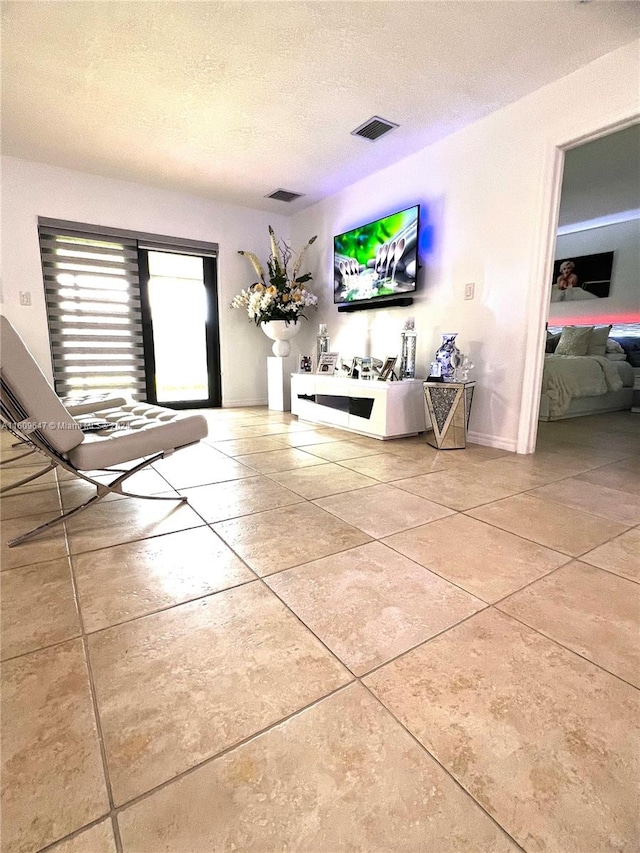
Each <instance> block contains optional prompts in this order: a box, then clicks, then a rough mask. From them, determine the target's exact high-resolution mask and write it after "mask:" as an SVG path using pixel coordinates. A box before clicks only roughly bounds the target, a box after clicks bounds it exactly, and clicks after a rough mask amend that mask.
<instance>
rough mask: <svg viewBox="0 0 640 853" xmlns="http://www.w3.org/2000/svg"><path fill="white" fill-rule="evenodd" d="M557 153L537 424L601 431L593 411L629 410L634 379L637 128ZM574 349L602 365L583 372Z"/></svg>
mask: <svg viewBox="0 0 640 853" xmlns="http://www.w3.org/2000/svg"><path fill="white" fill-rule="evenodd" d="M558 153H559V156H560V157H562V156H564V171H563V176H562V183H561V188H560V199H559V213H558V223H557V230H556V233H555V236H554V254H553V259H554V264H553V272H552V281H551V282H549V283H548V286H547V288H545V292H547V293H549V292H550V294H551V299H550V301H549V302H548V306H547V310H546V315H547V323H548V330H547V340H546V347H545V349H546V354H545V365H544V368H543V370H542V371H541V386H540V387H541V396H540V413H539V416H540V422H539V426H541V425H542V424H543V423H558V424H560V423H561V422H565V423H564V427H558V428H557V429H556V432H559V431H560V430H561V429H564V430H565V431H566V432H567V433H570V432H574V431H575V430H577V429H578V428H580V430H581V432H582V431H584V429H586V428H587V427H588V426H589V425H590V424H593V425H594V428H602V426H603V424H604V423H605V421H604V419H603V418H600V419H599V420H598V419H597V418H595V417H594V415H598V414H602V413H605V412H606V413H611V412H616V411H619V412H624V411H626V412H629V410H630V409H631V406H632V402H633V399H634V398H633V385H634V382H635V381H637V379H638V378H639V377H640V125H638V124H635V125H631V126H628V127H625V128H622V129H620V130H616V131H614V132H611V133H609V134H606V135H603V136H600V137H598V138H597V139H594V140H592V141H589V142H586V143H583V144H581V145H579V146H576V147H574V148H571V149H569V150H567V151H566V152H565V153H564V155H563V153H562V152H561V151H560V152H558ZM590 328H591V329H593V336H591V333H589V332H588V331H586V330H588V329H590ZM565 330H566V331H565ZM572 336H573V337H574V338H575V342H574V345H573V348H572V344H571V337H572ZM559 343H560V349H559V351H558V356H559V357H556V356H555V350H556V347H557V346H558V344H559ZM582 350H584V352H583V351H582ZM596 350H597V352H596ZM563 355H567V356H570V358H568V359H565V358H562V356H563ZM582 355H585V356H586V355H589V356H597V357H598V358H599V359H600V361H601V362H604V363H601V364H600V365H597V364H591V365H590V366H589V370H592V371H593V375H592V376H589V375H588V374H587V370H586V368H587V366H588V365H587V362H586V361H584V360H582V361H580V360H579V358H578V357H579V356H582ZM570 369H571V370H574V369H576V372H577V371H578V370H580V371H582V373H583V374H584V377H582V378H581V377H579V376H577V375H576V376H574V375H573V374H570V373H569V370H570ZM553 371H556V372H562V375H561V376H560V377H559V378H558V377H557V376H556V375H554V373H553ZM565 374H566V376H565ZM596 374H597V375H596ZM589 383H591V384H589ZM591 392H593V393H591ZM574 395H575V396H574ZM638 428H639V429H640V421H639V423H638ZM540 433H541V431H540V430H539V431H538V438H540ZM537 445H538V447H539V446H540V440H538V442H537Z"/></svg>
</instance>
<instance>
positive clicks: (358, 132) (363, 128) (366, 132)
mask: <svg viewBox="0 0 640 853" xmlns="http://www.w3.org/2000/svg"><path fill="white" fill-rule="evenodd" d="M394 127H400V125H399V124H394V123H393V122H392V121H389V120H388V119H386V118H380V116H373V117H372V118H370V119H368V120H367V121H365V123H364V124H361V125H360V127H356V129H355V130H352V131H351V135H352V136H362V137H363V139H369V140H370V141H371V142H375V140H376V139H380V137H381V136H384V135H385V133H389V131H390V130H393V128H394Z"/></svg>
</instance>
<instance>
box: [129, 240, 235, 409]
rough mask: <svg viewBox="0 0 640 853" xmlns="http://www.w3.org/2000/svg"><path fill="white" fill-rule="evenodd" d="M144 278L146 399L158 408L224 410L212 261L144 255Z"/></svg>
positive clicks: (175, 255) (157, 253) (163, 254)
mask: <svg viewBox="0 0 640 853" xmlns="http://www.w3.org/2000/svg"><path fill="white" fill-rule="evenodd" d="M144 251H145V254H146V261H147V267H148V276H147V278H146V294H147V298H146V306H147V312H148V317H147V349H148V350H149V351H150V352H149V355H150V357H149V359H148V361H149V364H148V367H149V368H150V369H149V370H148V374H150V375H149V377H148V386H149V387H148V397H149V399H150V402H155V403H158V404H160V405H163V404H164V405H169V406H171V405H176V404H177V405H178V406H184V407H187V406H188V405H189V404H194V405H195V404H200V405H220V402H219V401H216V400H215V394H214V392H213V390H212V389H213V388H215V387H216V381H215V378H216V377H213V378H212V374H217V384H218V386H219V369H218V366H217V364H213V363H212V360H213V359H212V352H214V351H215V347H213V348H212V336H213V330H212V328H211V323H210V319H211V316H212V314H214V313H215V300H214V296H215V292H214V291H213V289H212V287H211V282H207V263H209V265H211V264H212V259H210V258H202V257H197V256H194V255H184V254H179V253H171V252H165V251H153V250H144Z"/></svg>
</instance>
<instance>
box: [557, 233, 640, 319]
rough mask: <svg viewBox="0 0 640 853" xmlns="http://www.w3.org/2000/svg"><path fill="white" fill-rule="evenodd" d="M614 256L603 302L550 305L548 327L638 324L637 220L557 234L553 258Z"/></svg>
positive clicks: (639, 252)
mask: <svg viewBox="0 0 640 853" xmlns="http://www.w3.org/2000/svg"><path fill="white" fill-rule="evenodd" d="M610 251H613V252H614V256H613V270H612V274H611V289H610V291H609V296H608V297H606V298H603V299H587V300H584V301H575V302H552V303H551V306H550V308H549V324H550V325H552V326H562V325H563V324H565V323H570V322H576V323H591V322H592V321H593V322H594V323H604V322H607V323H609V322H612V323H637V322H639V321H640V219H634V220H631V221H630V222H620V223H616V224H615V225H604V226H602V227H600V228H589V229H588V230H584V231H576V232H574V233H572V234H561V235H560V236H558V239H557V241H556V252H555V256H556V258H569V257H572V256H573V257H576V256H580V255H594V254H597V253H599V252H610Z"/></svg>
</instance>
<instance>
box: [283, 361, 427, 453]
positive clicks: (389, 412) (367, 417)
mask: <svg viewBox="0 0 640 853" xmlns="http://www.w3.org/2000/svg"><path fill="white" fill-rule="evenodd" d="M291 413H292V414H293V415H297V416H298V418H299V419H300V420H303V421H311V423H318V424H329V425H331V426H337V427H340V428H341V429H346V430H350V431H351V432H357V433H360V434H361V435H367V436H371V437H372V438H380V439H385V438H401V437H402V436H406V435H416V434H417V433H419V432H424V430H425V428H426V427H425V412H424V391H423V387H422V380H419V379H408V380H407V379H405V380H403V381H402V382H382V381H380V380H379V379H348V378H343V377H341V376H322V375H321V374H317V373H292V374H291Z"/></svg>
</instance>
